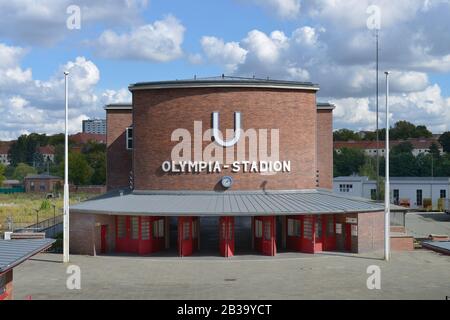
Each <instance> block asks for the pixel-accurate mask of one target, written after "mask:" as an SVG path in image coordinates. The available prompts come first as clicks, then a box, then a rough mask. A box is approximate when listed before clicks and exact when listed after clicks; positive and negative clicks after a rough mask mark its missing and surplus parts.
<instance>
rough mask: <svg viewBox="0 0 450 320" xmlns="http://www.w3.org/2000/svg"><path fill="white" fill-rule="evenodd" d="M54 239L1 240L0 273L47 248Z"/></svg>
mask: <svg viewBox="0 0 450 320" xmlns="http://www.w3.org/2000/svg"><path fill="white" fill-rule="evenodd" d="M53 242H55V240H54V239H17V240H0V273H4V272H6V271H8V270H10V269H12V268H14V267H15V266H17V265H19V264H21V263H22V262H24V261H25V260H27V259H29V258H31V257H32V256H34V255H35V254H38V253H39V252H41V251H43V250H45V249H47V248H48V247H50V246H51V245H52V243H53Z"/></svg>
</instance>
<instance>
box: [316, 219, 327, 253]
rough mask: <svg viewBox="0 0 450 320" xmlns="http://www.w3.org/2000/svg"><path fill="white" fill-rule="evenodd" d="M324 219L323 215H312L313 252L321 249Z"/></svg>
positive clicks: (323, 235)
mask: <svg viewBox="0 0 450 320" xmlns="http://www.w3.org/2000/svg"><path fill="white" fill-rule="evenodd" d="M324 220H325V219H324V216H322V215H315V216H314V253H316V252H322V251H323V247H324V237H325V234H324V232H323V231H324V230H323V227H324ZM319 221H320V224H319ZM319 229H320V230H319Z"/></svg>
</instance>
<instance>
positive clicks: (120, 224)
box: [117, 216, 127, 239]
mask: <svg viewBox="0 0 450 320" xmlns="http://www.w3.org/2000/svg"><path fill="white" fill-rule="evenodd" d="M117 236H118V237H119V239H123V238H126V236H127V225H126V218H125V217H123V216H119V217H117Z"/></svg>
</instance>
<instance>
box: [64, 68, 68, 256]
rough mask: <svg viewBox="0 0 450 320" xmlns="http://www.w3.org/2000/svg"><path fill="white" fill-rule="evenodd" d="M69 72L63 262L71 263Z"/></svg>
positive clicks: (66, 85) (65, 142) (66, 78)
mask: <svg viewBox="0 0 450 320" xmlns="http://www.w3.org/2000/svg"><path fill="white" fill-rule="evenodd" d="M68 75H69V72H67V71H64V81H65V89H66V90H65V91H66V93H65V102H66V105H65V134H64V136H65V137H64V138H65V139H64V215H63V261H64V262H65V263H67V262H69V83H68Z"/></svg>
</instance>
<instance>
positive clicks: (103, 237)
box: [100, 224, 108, 253]
mask: <svg viewBox="0 0 450 320" xmlns="http://www.w3.org/2000/svg"><path fill="white" fill-rule="evenodd" d="M107 234H108V225H106V224H103V225H101V226H100V252H101V253H106V252H107V251H108V242H107Z"/></svg>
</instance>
